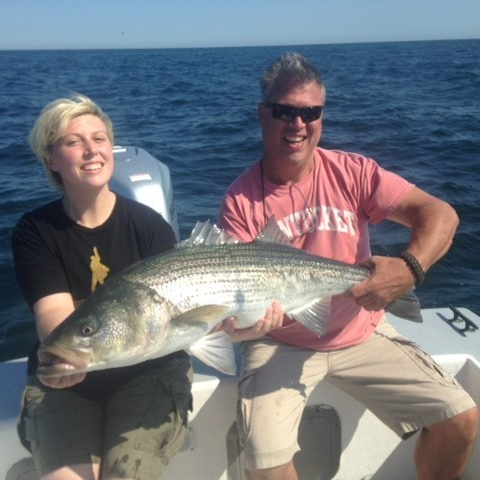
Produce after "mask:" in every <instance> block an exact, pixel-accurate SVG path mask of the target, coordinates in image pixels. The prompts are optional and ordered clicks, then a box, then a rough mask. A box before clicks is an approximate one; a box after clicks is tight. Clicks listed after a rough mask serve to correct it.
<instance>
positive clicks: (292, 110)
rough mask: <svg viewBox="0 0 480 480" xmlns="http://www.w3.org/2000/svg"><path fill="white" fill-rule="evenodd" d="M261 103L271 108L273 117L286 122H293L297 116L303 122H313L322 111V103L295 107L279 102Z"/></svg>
mask: <svg viewBox="0 0 480 480" xmlns="http://www.w3.org/2000/svg"><path fill="white" fill-rule="evenodd" d="M263 104H264V105H265V106H266V107H267V108H271V109H272V117H273V118H276V119H277V120H283V121H284V122H288V123H293V122H294V121H295V118H297V117H300V118H301V119H302V122H304V123H310V122H314V121H315V120H318V119H319V118H320V116H321V115H322V112H323V105H322V106H320V105H318V106H314V107H301V108H297V107H291V106H290V105H282V104H281V103H272V102H263Z"/></svg>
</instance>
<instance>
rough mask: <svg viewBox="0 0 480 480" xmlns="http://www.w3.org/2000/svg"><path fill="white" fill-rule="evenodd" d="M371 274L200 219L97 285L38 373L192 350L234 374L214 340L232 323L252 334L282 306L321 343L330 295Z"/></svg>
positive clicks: (227, 345) (45, 347)
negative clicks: (163, 248) (168, 246)
mask: <svg viewBox="0 0 480 480" xmlns="http://www.w3.org/2000/svg"><path fill="white" fill-rule="evenodd" d="M368 275H369V270H368V269H367V268H365V267H363V266H356V265H350V264H347V263H344V262H340V261H337V260H332V259H327V258H323V257H320V256H316V255H312V254H310V253H307V252H305V251H303V250H300V249H298V248H296V247H293V246H291V245H290V243H289V241H288V239H287V238H286V236H285V235H284V234H283V232H282V231H281V230H280V229H279V227H278V225H277V223H276V221H274V220H273V219H272V220H270V221H269V222H268V224H267V226H266V227H265V229H264V230H263V231H262V232H261V233H260V234H259V236H258V237H257V238H256V239H255V240H253V241H252V242H246V243H242V242H238V241H235V240H234V239H233V238H231V237H230V236H229V235H228V234H227V233H226V232H225V231H224V230H222V229H220V228H218V227H217V226H216V225H214V224H212V223H211V222H210V221H207V222H204V223H202V222H197V225H196V226H195V228H194V229H193V231H192V234H191V235H190V237H189V238H188V239H186V240H184V241H183V242H180V243H179V244H178V245H177V246H176V247H175V248H174V249H172V250H169V251H167V252H163V253H161V254H159V255H155V256H152V257H149V258H146V259H144V260H142V261H140V262H138V263H137V264H135V265H132V266H131V267H128V268H127V269H125V270H124V271H122V272H120V273H118V274H116V275H113V276H112V277H110V278H109V279H108V280H107V281H105V282H104V284H102V285H101V286H99V287H98V288H97V289H96V290H95V292H94V293H92V294H91V295H90V296H89V297H88V298H87V299H86V300H85V301H84V302H83V303H82V304H81V305H80V306H79V307H78V308H77V309H76V310H75V311H74V312H73V313H72V314H71V315H69V316H68V317H67V318H66V319H65V320H64V321H63V322H62V323H61V324H59V325H58V326H57V327H56V328H55V329H54V330H53V331H52V332H51V334H50V335H49V336H48V337H47V338H46V339H45V340H44V342H43V343H42V344H41V345H40V347H39V358H40V359H41V361H40V362H39V365H38V368H37V372H36V373H37V375H38V376H39V377H42V376H43V377H52V376H62V375H69V374H72V373H78V372H88V371H93V370H101V369H107V368H117V367H122V366H127V365H133V364H137V363H140V362H144V361H146V360H150V359H153V358H158V357H162V356H165V355H168V354H170V353H172V352H175V351H180V350H186V351H187V352H188V353H190V354H191V355H193V356H195V357H198V358H199V359H200V360H201V361H203V362H204V363H206V364H207V365H209V366H211V367H213V368H215V369H217V370H219V371H221V372H223V373H226V374H229V375H234V374H235V373H236V362H235V353H234V349H233V345H232V343H231V341H230V337H229V336H228V335H227V334H226V333H225V332H223V331H217V332H215V333H211V331H212V329H214V328H215V327H216V326H218V324H219V323H220V322H222V321H223V320H224V319H225V318H227V317H230V316H235V317H236V318H237V327H238V328H249V327H251V326H253V325H254V324H255V323H256V322H257V321H258V320H259V319H260V318H262V317H263V316H264V314H265V311H266V309H267V307H269V306H270V305H271V304H272V302H273V300H278V301H280V303H281V304H282V307H283V309H284V312H285V314H286V315H287V316H288V317H289V318H291V319H293V320H294V321H297V322H299V323H300V324H302V325H303V326H305V327H306V328H308V329H309V330H311V331H312V332H313V333H315V334H316V335H318V336H322V335H324V334H325V333H326V331H327V329H328V319H329V313H330V304H331V299H332V296H334V295H339V294H342V293H344V292H346V291H348V290H349V289H350V288H352V287H353V286H354V285H356V284H358V283H359V282H361V281H362V280H364V279H365V278H366V277H367V276H368ZM403 306H404V307H405V304H404V305H403ZM412 309H413V311H414V312H415V313H414V314H413V316H415V315H417V314H419V312H420V307H419V302H418V299H417V297H416V296H415V295H413V299H410V301H407V308H406V310H407V311H410V312H411V311H412ZM404 310H405V308H404ZM45 359H46V360H45Z"/></svg>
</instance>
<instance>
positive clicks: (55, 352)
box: [37, 345, 91, 377]
mask: <svg viewBox="0 0 480 480" xmlns="http://www.w3.org/2000/svg"><path fill="white" fill-rule="evenodd" d="M90 363H91V356H90V354H89V353H87V352H82V351H78V350H76V351H75V350H69V351H68V352H66V351H64V350H63V349H61V348H54V347H49V346H45V345H42V346H40V348H39V349H38V367H37V375H39V376H41V377H61V376H64V375H71V374H73V373H80V372H84V371H86V369H87V367H88V365H89V364H90Z"/></svg>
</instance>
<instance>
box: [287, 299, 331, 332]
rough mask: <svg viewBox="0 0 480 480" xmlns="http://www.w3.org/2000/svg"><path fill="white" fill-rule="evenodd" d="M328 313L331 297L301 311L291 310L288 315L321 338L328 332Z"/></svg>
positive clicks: (317, 301)
mask: <svg viewBox="0 0 480 480" xmlns="http://www.w3.org/2000/svg"><path fill="white" fill-rule="evenodd" d="M330 311H331V297H326V298H322V299H320V300H315V301H314V302H312V303H310V304H308V305H307V306H303V307H302V308H301V309H294V310H291V311H290V312H288V315H289V316H291V317H292V318H293V319H295V320H296V321H297V322H298V323H301V324H302V325H303V326H304V327H306V328H308V329H309V330H310V331H312V332H313V333H315V334H316V335H318V336H319V337H321V336H322V335H325V333H326V332H327V330H328V324H329V320H330Z"/></svg>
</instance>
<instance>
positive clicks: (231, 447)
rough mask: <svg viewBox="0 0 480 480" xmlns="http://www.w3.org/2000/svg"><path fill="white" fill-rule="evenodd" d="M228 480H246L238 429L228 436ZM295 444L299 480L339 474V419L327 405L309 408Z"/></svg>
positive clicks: (326, 478)
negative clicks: (297, 448) (298, 449)
mask: <svg viewBox="0 0 480 480" xmlns="http://www.w3.org/2000/svg"><path fill="white" fill-rule="evenodd" d="M226 441H227V457H228V475H227V478H228V480H245V474H244V459H243V452H242V448H241V446H240V444H239V440H238V433H237V426H236V423H233V424H232V426H231V427H230V429H229V431H228V434H227V439H226ZM298 443H299V445H300V448H301V450H300V451H298V452H297V453H296V454H295V456H294V457H293V461H294V463H295V467H296V469H297V473H298V478H299V480H311V479H312V478H315V479H317V480H331V479H332V478H333V477H334V476H335V474H336V473H337V471H338V468H339V466H340V456H341V425H340V417H339V416H338V414H337V412H336V410H335V409H334V408H333V407H331V406H330V405H323V404H317V405H308V406H307V407H305V410H304V411H303V416H302V419H301V422H300V427H299V434H298Z"/></svg>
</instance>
